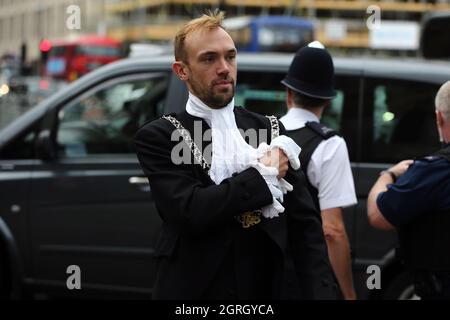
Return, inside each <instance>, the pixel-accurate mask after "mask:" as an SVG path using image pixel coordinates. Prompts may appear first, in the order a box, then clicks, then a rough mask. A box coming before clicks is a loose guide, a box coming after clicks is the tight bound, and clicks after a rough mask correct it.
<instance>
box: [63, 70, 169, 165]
mask: <svg viewBox="0 0 450 320" xmlns="http://www.w3.org/2000/svg"><path fill="white" fill-rule="evenodd" d="M167 85H168V76H167V75H164V74H157V75H146V76H141V77H138V78H136V77H134V79H126V80H125V79H121V80H120V81H117V80H113V81H111V82H109V83H106V84H105V85H103V86H102V87H101V88H99V89H94V90H92V91H90V92H88V93H86V94H85V95H83V96H82V97H80V98H79V99H77V100H76V101H74V102H72V103H70V104H69V105H67V106H66V107H64V108H63V109H61V110H60V112H59V115H58V116H59V128H58V133H57V142H58V147H59V153H60V155H61V156H63V157H84V156H87V155H94V154H111V153H113V154H114V153H133V152H134V150H133V136H134V134H135V132H136V130H137V129H138V128H139V127H140V126H141V125H142V124H143V123H144V122H146V121H148V120H153V119H155V118H157V117H159V116H161V115H162V114H163V110H164V100H165V95H166V91H167Z"/></svg>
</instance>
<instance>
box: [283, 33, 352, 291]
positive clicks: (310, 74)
mask: <svg viewBox="0 0 450 320" xmlns="http://www.w3.org/2000/svg"><path fill="white" fill-rule="evenodd" d="M333 78H334V66H333V60H332V58H331V56H330V54H329V53H328V51H327V50H325V49H324V47H323V45H322V44H320V43H319V42H317V41H315V42H312V43H311V44H309V45H308V46H307V47H304V48H302V49H300V50H299V51H298V52H297V53H296V55H295V56H294V59H293V61H292V63H291V66H290V68H289V71H288V74H287V76H286V77H285V79H284V80H283V81H282V83H283V84H284V85H285V86H286V93H287V97H286V103H287V107H288V109H289V111H288V113H287V114H286V115H285V116H284V117H282V118H281V119H280V120H281V122H282V123H283V124H284V126H285V128H286V130H288V131H287V135H288V136H290V137H291V138H292V139H294V141H295V142H296V143H297V144H298V145H299V146H300V147H301V148H302V151H301V153H300V163H301V166H302V170H303V171H304V173H305V175H306V177H307V180H308V187H309V190H310V192H311V194H312V195H313V199H314V201H315V204H316V207H317V209H318V210H319V211H320V212H321V217H322V221H323V230H324V234H325V239H326V242H327V246H328V255H329V259H330V262H331V265H332V267H333V271H334V273H335V276H336V279H337V282H338V284H339V286H340V289H341V293H342V296H343V297H344V298H345V299H349V300H350V299H355V298H356V295H355V290H354V288H353V280H352V271H351V258H350V245H349V242H348V238H347V234H346V231H345V225H344V222H343V218H342V208H343V207H347V206H351V205H354V204H356V202H357V200H356V195H355V187H354V183H353V176H352V172H351V168H350V162H349V158H348V151H347V146H346V144H345V141H344V139H342V138H341V137H339V136H338V135H337V133H336V132H335V131H334V130H332V129H329V128H327V127H325V126H324V125H322V124H321V123H320V122H319V121H320V118H321V115H322V113H323V111H324V109H325V108H326V107H327V106H328V105H329V104H330V102H331V100H332V99H333V98H334V97H335V96H336V92H335V90H334V88H333V81H334V79H333Z"/></svg>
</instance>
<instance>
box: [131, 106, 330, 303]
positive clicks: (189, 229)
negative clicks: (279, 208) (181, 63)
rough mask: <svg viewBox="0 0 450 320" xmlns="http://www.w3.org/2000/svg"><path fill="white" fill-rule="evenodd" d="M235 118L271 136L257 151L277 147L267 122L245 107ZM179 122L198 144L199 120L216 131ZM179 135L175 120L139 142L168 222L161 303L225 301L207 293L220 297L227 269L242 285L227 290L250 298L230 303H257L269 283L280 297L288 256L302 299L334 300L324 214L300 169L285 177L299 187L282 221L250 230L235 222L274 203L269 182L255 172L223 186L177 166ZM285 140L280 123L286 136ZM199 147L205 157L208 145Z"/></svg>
mask: <svg viewBox="0 0 450 320" xmlns="http://www.w3.org/2000/svg"><path fill="white" fill-rule="evenodd" d="M234 113H235V118H236V123H237V126H238V128H239V129H242V130H244V131H245V130H247V129H251V128H253V129H265V130H266V131H267V132H268V135H261V136H260V137H259V139H258V144H259V143H261V142H262V141H267V142H268V143H270V132H271V126H270V121H269V120H268V119H267V118H266V117H264V116H261V115H258V114H255V113H252V112H249V111H247V110H245V109H243V108H239V107H235V109H234ZM174 117H175V118H177V119H178V120H179V121H180V122H181V124H182V125H183V126H184V128H186V129H187V130H188V131H189V132H190V133H191V136H192V137H193V138H194V136H195V134H194V131H193V129H194V121H201V123H202V129H203V130H202V132H204V131H205V130H206V129H209V126H208V124H207V123H206V122H205V121H204V120H202V119H200V118H197V117H194V116H191V115H189V114H188V113H187V112H182V113H179V114H176V115H174ZM174 130H176V129H175V127H174V126H173V125H172V124H171V123H170V122H169V121H167V120H166V119H163V118H161V119H157V120H155V121H153V122H150V123H147V124H145V125H144V126H143V127H142V128H141V129H140V130H139V131H138V132H137V134H136V138H135V143H136V150H137V155H138V158H139V161H140V164H141V166H142V168H143V170H144V172H145V174H146V175H147V177H148V179H149V182H150V187H151V190H152V194H153V198H154V200H155V204H156V208H157V210H158V212H159V214H160V216H161V218H162V220H163V226H162V230H161V234H160V236H159V239H158V241H157V244H156V252H155V256H156V257H157V258H158V259H159V261H160V262H159V263H160V265H159V271H158V275H157V279H156V283H155V288H154V294H153V296H154V298H157V299H199V298H224V297H225V298H226V297H227V296H226V295H225V296H224V295H217V297H214V296H205V295H206V294H205V293H209V292H217V290H209V289H208V288H210V287H211V285H213V286H214V282H215V281H218V280H217V277H218V274H222V275H223V274H224V272H225V274H226V272H227V268H230V269H234V270H233V272H232V273H231V274H228V275H226V276H225V277H222V279H221V281H222V282H228V280H224V279H232V280H230V282H233V279H234V281H235V282H237V283H230V287H229V288H227V290H228V289H236V288H240V289H238V291H242V292H244V294H242V292H241V293H239V292H238V293H237V294H236V295H230V297H234V296H235V297H237V298H259V297H261V296H260V295H255V296H253V294H254V293H255V290H252V287H254V288H257V287H258V285H259V283H255V282H259V281H261V279H265V281H266V282H267V284H269V285H270V286H271V290H272V292H271V294H270V298H275V299H277V298H280V297H282V295H281V292H282V290H283V286H284V285H283V263H284V257H285V255H286V252H287V251H290V252H291V253H292V257H293V262H294V267H295V271H296V274H297V276H298V281H299V282H300V287H301V289H302V297H303V298H305V299H333V298H335V294H336V287H335V283H334V281H333V278H332V273H331V268H330V264H329V260H328V254H327V248H326V243H325V239H324V235H323V231H322V225H321V219H320V214H319V213H318V212H317V210H316V209H315V207H314V204H313V201H312V200H311V196H310V194H309V193H308V190H307V188H306V181H305V177H304V175H303V173H302V172H301V170H297V171H294V170H292V168H290V169H289V171H288V173H287V175H286V177H285V179H286V180H287V181H288V182H289V183H291V184H292V185H293V186H294V191H292V192H288V193H287V194H286V195H285V197H284V203H283V206H284V207H285V212H284V213H281V214H280V216H279V217H278V218H273V219H266V218H261V219H262V220H261V222H260V223H259V224H257V225H254V226H252V227H250V228H248V229H244V228H242V225H241V224H240V223H238V222H237V220H236V216H238V215H240V214H242V213H244V212H248V211H252V210H258V209H261V208H262V207H263V206H266V205H269V204H271V203H272V195H271V193H270V191H269V189H268V187H267V185H266V183H265V181H264V179H263V177H262V176H261V175H260V174H259V172H258V171H257V170H256V169H254V168H249V169H246V170H244V171H242V172H240V173H236V174H234V175H233V176H232V177H230V178H228V179H225V180H224V181H223V182H222V183H221V184H220V185H216V184H215V183H214V182H213V181H212V180H211V179H210V177H209V176H208V174H207V172H206V171H205V170H204V169H203V168H202V167H201V165H199V164H198V163H194V164H189V163H188V164H174V163H173V162H172V160H171V152H172V150H173V148H174V147H175V146H176V145H178V144H179V143H180V142H179V141H180V140H181V139H178V140H177V141H172V140H171V136H172V133H173V132H174ZM284 133H285V131H284V128H283V127H282V124H281V123H280V134H284ZM267 136H268V137H267ZM196 143H197V145H198V146H199V147H200V149H202V150H203V149H205V148H206V147H207V146H208V144H209V143H208V142H206V143H202V142H201V141H196ZM188 151H189V149H188ZM205 151H206V150H205ZM209 152H211V148H209ZM204 156H205V158H206V159H207V161H209V160H210V158H211V154H206V153H205V154H204ZM191 163H192V162H191ZM253 228H256V229H253ZM249 257H250V258H249ZM230 259H231V260H230ZM230 261H231V263H230ZM264 261H265V262H271V263H265V262H264ZM228 263H230V264H228ZM260 264H263V265H260ZM225 265H226V266H227V267H226V268H225V267H224V266H225ZM228 266H230V267H228ZM233 266H235V267H234V268H233ZM239 267H241V270H240V269H239ZM244 269H245V270H246V271H245V270H244ZM250 269H251V270H250ZM230 272H231V270H230ZM227 277H228V278H227ZM261 277H263V278H261ZM219 282H220V281H219ZM242 288H244V289H242ZM258 288H259V287H258ZM245 289H248V290H245ZM258 290H259V289H258ZM245 292H246V293H245ZM212 295H214V293H213V294H212ZM264 297H267V296H266V295H265V296H264Z"/></svg>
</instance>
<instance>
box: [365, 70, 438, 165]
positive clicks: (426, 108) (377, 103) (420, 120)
mask: <svg viewBox="0 0 450 320" xmlns="http://www.w3.org/2000/svg"><path fill="white" fill-rule="evenodd" d="M365 88H366V90H365V93H364V112H363V114H364V116H363V138H364V143H363V152H362V157H363V161H368V162H378V163H383V162H384V163H393V162H397V161H400V160H404V159H410V158H416V157H422V156H426V155H429V154H431V153H433V152H434V151H435V150H437V149H438V148H439V139H438V134H437V129H436V124H435V114H434V97H435V95H436V92H437V90H438V89H439V87H438V86H437V85H434V84H428V83H420V82H415V81H403V80H389V79H375V78H372V79H367V80H366V85H365Z"/></svg>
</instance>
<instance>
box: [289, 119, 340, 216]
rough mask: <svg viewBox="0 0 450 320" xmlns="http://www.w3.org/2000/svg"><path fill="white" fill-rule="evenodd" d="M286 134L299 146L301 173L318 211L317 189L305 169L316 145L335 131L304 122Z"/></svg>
mask: <svg viewBox="0 0 450 320" xmlns="http://www.w3.org/2000/svg"><path fill="white" fill-rule="evenodd" d="M286 134H287V135H288V136H289V137H291V138H292V139H293V140H294V141H295V142H296V143H297V144H298V145H299V146H300V147H301V148H302V151H301V152H300V164H301V169H302V171H303V173H304V174H305V177H306V181H307V182H308V190H309V192H310V193H311V195H312V198H313V201H314V204H315V206H316V208H317V210H318V211H319V212H320V205H319V198H318V194H319V192H318V190H317V189H316V188H315V187H314V186H313V185H312V184H311V183H310V181H309V179H308V175H307V172H306V171H307V169H308V164H309V161H310V160H311V156H312V154H313V153H314V151H315V150H316V148H317V146H318V145H319V144H320V143H321V142H322V141H323V140H327V139H329V138H331V137H333V136H335V135H337V132H336V131H334V130H332V129H330V128H327V127H326V126H324V125H323V124H321V123H318V122H306V123H305V126H304V127H303V128H300V129H297V130H290V131H287V132H286Z"/></svg>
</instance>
